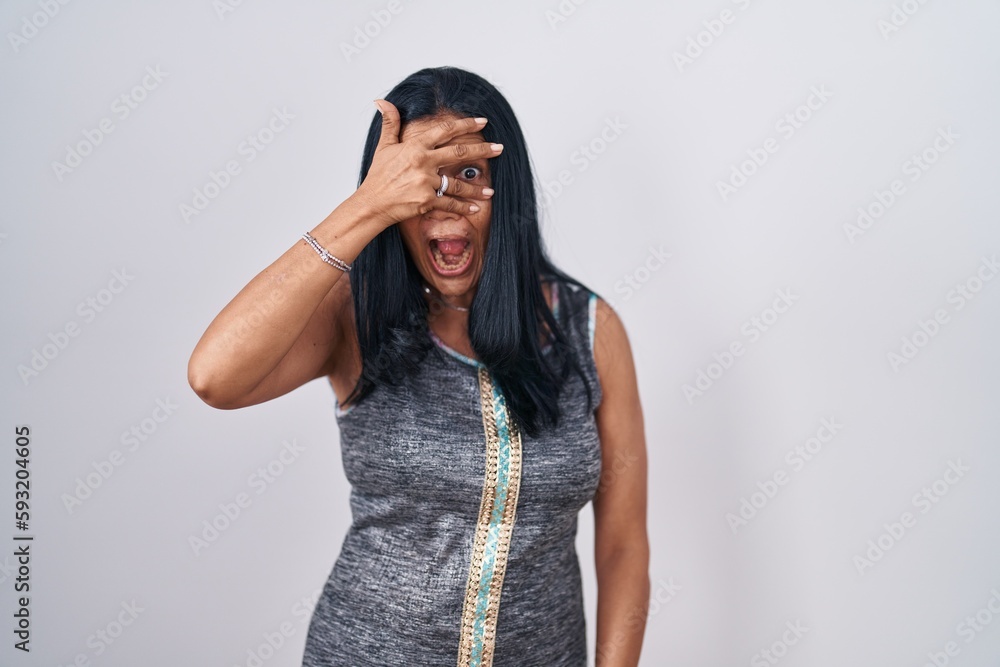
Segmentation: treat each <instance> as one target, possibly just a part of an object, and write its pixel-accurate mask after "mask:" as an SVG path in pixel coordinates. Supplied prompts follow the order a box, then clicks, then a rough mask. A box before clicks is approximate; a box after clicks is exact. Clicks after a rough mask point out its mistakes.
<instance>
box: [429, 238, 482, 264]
mask: <svg viewBox="0 0 1000 667" xmlns="http://www.w3.org/2000/svg"><path fill="white" fill-rule="evenodd" d="M471 252H472V244H471V243H469V244H466V246H465V249H464V250H463V251H462V254H461V255H458V256H457V257H456V256H455V255H445V254H444V253H442V252H441V251H440V250H439V249H438V247H437V241H434V242H433V243H431V255H433V257H434V261H435V262H436V263H437V265H438V266H440V267H441V268H442V269H455V268H458V267H459V266H462V265H463V264H465V262H466V261H467V260H468V259H469V254H470V253H471ZM449 257H451V258H453V260H454V261H448V258H449Z"/></svg>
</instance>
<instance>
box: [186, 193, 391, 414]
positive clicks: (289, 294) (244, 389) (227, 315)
mask: <svg viewBox="0 0 1000 667" xmlns="http://www.w3.org/2000/svg"><path fill="white" fill-rule="evenodd" d="M380 229H381V228H380V227H379V223H378V219H377V216H376V215H375V214H373V213H372V212H371V210H370V208H369V207H367V206H366V205H365V204H364V203H363V202H362V201H361V200H359V199H355V198H348V199H347V200H345V201H344V202H343V203H342V204H341V205H340V206H338V207H337V208H336V209H335V210H334V211H333V212H332V213H330V215H329V216H327V217H326V219H324V220H323V221H322V222H321V223H320V224H319V225H317V226H316V227H315V228H314V229H313V230H311V232H310V233H311V234H312V236H313V237H314V238H315V239H316V240H317V241H318V242H319V244H320V245H321V246H323V247H324V248H326V249H327V250H328V251H329V252H330V253H332V254H333V255H335V256H337V257H338V258H340V259H342V260H344V261H345V262H347V263H348V264H350V263H352V262H353V261H354V260H355V258H357V256H358V255H359V254H360V253H361V251H362V250H363V249H364V247H365V246H366V245H367V244H368V243H369V242H370V241H371V239H372V238H374V236H375V235H376V234H377V233H378V231H379V230H380ZM343 275H344V273H343V271H341V270H339V269H336V268H334V267H332V266H330V265H329V264H326V263H325V262H323V261H322V260H321V259H320V257H319V256H318V255H317V254H316V251H315V250H313V249H312V248H310V247H309V246H308V245H307V244H306V243H305V242H304V241H301V240H300V241H298V242H296V243H295V244H294V245H293V246H292V247H291V248H289V249H288V250H287V251H286V252H285V253H284V254H282V255H281V257H279V258H278V259H277V260H275V261H274V263H272V264H271V265H270V266H268V267H267V268H266V269H264V270H263V271H261V272H260V273H259V274H258V275H257V276H256V277H255V278H254V279H253V280H251V281H250V282H249V283H248V284H247V285H246V286H245V287H244V288H243V289H242V290H241V291H240V292H239V294H237V295H236V296H235V297H234V298H233V300H232V301H230V302H229V304H227V305H226V307H225V308H224V309H223V310H222V311H221V312H220V313H219V314H218V315H217V316H216V318H215V319H214V320H213V321H212V323H211V324H210V325H209V327H208V329H207V330H206V331H205V333H204V335H203V336H202V337H201V340H200V341H199V342H198V344H197V346H196V347H195V349H194V352H193V353H192V355H191V361H190V363H189V376H190V378H191V383H192V386H194V387H196V389H202V390H203V391H204V392H205V393H209V394H214V395H217V396H218V395H220V394H224V395H226V396H239V395H244V394H246V393H248V392H250V391H251V390H252V389H253V388H254V387H256V386H257V385H258V384H259V383H260V382H261V380H262V379H263V378H265V377H267V375H268V374H269V373H270V372H271V371H272V370H274V368H275V367H276V366H277V365H278V363H279V362H280V361H281V359H282V358H283V357H284V356H285V355H286V354H287V353H288V351H289V350H290V349H291V347H292V345H293V344H294V343H295V341H296V339H297V338H298V336H299V335H300V334H301V333H302V331H303V330H304V329H305V327H306V325H307V324H308V322H309V319H310V317H312V315H313V313H314V312H315V310H316V308H317V306H318V305H319V304H320V302H321V301H322V300H323V298H324V297H325V296H326V295H327V294H328V293H329V292H330V290H331V289H332V288H333V287H334V285H336V284H337V282H338V281H339V280H340V279H341V278H342V277H343ZM199 393H202V392H199Z"/></svg>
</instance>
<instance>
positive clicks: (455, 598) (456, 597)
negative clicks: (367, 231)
mask: <svg viewBox="0 0 1000 667" xmlns="http://www.w3.org/2000/svg"><path fill="white" fill-rule="evenodd" d="M596 299H597V296H596V295H595V294H593V293H591V292H588V291H586V290H583V289H580V288H579V287H578V286H576V285H572V284H569V283H561V282H558V281H557V282H554V283H553V297H552V301H553V314H554V315H555V317H556V320H557V321H558V322H559V324H560V326H561V327H562V329H563V332H564V333H565V334H566V335H567V337H568V338H569V340H570V342H571V344H572V345H573V347H574V348H575V350H576V351H577V355H578V359H579V361H580V363H581V366H582V369H583V371H584V373H585V374H586V376H587V378H588V380H589V381H590V384H591V387H592V392H593V398H594V405H593V406H594V407H595V408H596V406H597V405H598V403H599V402H600V400H601V387H600V382H599V381H598V376H597V369H596V367H595V365H594V358H593V338H594V324H595V313H596V305H597V302H596ZM430 335H431V337H432V338H434V340H435V342H436V343H437V345H435V346H434V347H433V348H432V349H431V352H430V353H429V354H428V355H427V357H426V358H425V360H424V362H423V364H422V367H421V369H420V371H419V372H418V373H417V374H415V375H414V376H412V377H411V379H410V380H408V381H407V382H404V383H403V384H402V385H401V386H399V387H391V386H386V385H380V386H378V387H377V388H376V389H375V390H373V391H372V393H371V394H369V395H368V396H367V397H366V398H365V399H364V400H363V401H361V402H359V403H357V404H355V405H353V406H351V407H349V408H348V409H346V410H342V409H341V408H340V405H339V403H338V405H337V415H336V416H337V423H338V425H339V427H340V446H341V453H342V457H343V463H344V471H345V473H346V475H347V478H348V481H349V482H350V483H351V496H350V505H351V511H352V514H353V523H352V525H351V527H350V529H349V530H348V532H347V535H346V537H345V539H344V542H343V545H342V547H341V551H340V555H339V557H338V558H337V560H336V562H335V564H334V566H333V569H332V571H331V572H330V576H329V578H328V579H327V581H326V584H325V586H324V588H323V592H322V595H321V596H320V598H319V600H318V602H317V605H316V607H315V609H314V611H313V615H312V619H311V622H310V624H309V631H308V636H307V639H306V646H305V654H304V659H303V663H302V664H303V666H304V667H320V665H323V666H330V665H336V666H338V667H366V666H368V665H373V666H374V665H378V666H385V665H408V666H410V665H414V666H415V665H441V666H448V667H453V666H455V665H457V666H458V667H463V666H469V667H489V666H490V665H492V666H493V667H515V666H516V667H534V666H538V667H543V666H544V667H560V666H566V667H570V666H572V667H586V664H587V637H586V625H585V620H584V610H583V590H582V586H581V578H580V566H579V562H578V559H577V553H576V548H575V542H574V540H575V537H576V529H577V514H578V513H579V511H580V509H582V508H583V507H584V505H586V503H587V502H588V501H589V500H591V498H592V497H593V496H594V493H595V491H596V490H597V486H598V483H599V480H600V474H601V446H600V439H599V437H598V432H597V425H596V422H595V420H594V415H593V413H592V412H588V411H587V397H586V390H585V388H584V385H583V381H582V380H581V378H580V376H579V375H578V374H577V373H576V372H572V371H571V372H570V374H569V376H568V379H567V381H566V385H565V386H564V389H563V392H562V394H561V396H560V406H561V409H562V411H563V412H562V416H561V419H560V425H559V427H558V428H557V429H555V430H552V429H549V430H547V431H544V432H543V433H542V434H540V435H539V436H538V437H537V438H531V437H530V436H528V435H527V434H522V433H521V432H520V430H519V429H517V428H516V424H513V423H512V422H508V420H507V413H506V406H505V401H504V396H503V394H502V392H501V391H500V389H499V388H498V387H497V386H495V385H494V383H493V381H492V378H491V376H490V373H489V372H488V371H487V369H486V367H485V366H483V365H482V364H480V363H479V362H478V361H477V360H474V359H471V358H469V357H466V356H464V355H462V354H460V353H459V352H457V351H455V350H453V349H451V348H448V347H447V346H446V345H445V344H444V342H443V341H441V340H440V339H439V338H438V337H437V336H436V335H434V334H433V332H431V334H430ZM544 350H545V353H546V354H548V353H549V352H550V351H551V348H550V347H549V346H546V347H545V348H544Z"/></svg>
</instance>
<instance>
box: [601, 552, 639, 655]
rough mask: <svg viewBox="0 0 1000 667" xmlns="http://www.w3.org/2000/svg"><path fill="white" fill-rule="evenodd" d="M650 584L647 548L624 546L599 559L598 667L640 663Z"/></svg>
mask: <svg viewBox="0 0 1000 667" xmlns="http://www.w3.org/2000/svg"><path fill="white" fill-rule="evenodd" d="M649 588H650V583H649V551H648V549H646V548H641V547H634V548H623V549H621V550H620V551H618V552H617V553H615V554H612V555H610V556H608V557H606V558H605V559H604V560H603V561H602V562H600V563H598V565H597V650H596V654H597V662H596V667H636V665H638V664H639V654H640V651H641V649H642V638H643V634H644V633H645V629H646V615H647V610H648V608H649Z"/></svg>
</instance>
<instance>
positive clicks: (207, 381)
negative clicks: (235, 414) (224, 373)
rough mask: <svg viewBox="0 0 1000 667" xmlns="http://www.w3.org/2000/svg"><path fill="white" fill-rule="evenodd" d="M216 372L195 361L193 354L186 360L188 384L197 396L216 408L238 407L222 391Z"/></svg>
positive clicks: (230, 408)
mask: <svg viewBox="0 0 1000 667" xmlns="http://www.w3.org/2000/svg"><path fill="white" fill-rule="evenodd" d="M217 377H218V375H217V373H214V372H213V371H212V370H211V369H210V368H206V367H205V365H204V364H201V363H199V362H198V361H197V359H196V357H195V356H192V357H191V360H190V361H189V362H188V370H187V378H188V384H189V385H190V386H191V389H192V390H194V393H195V394H197V396H198V398H200V399H201V400H202V402H204V403H205V404H206V405H208V406H211V407H213V408H215V409H217V410H233V409H235V408H238V407H240V406H239V405H237V404H236V403H235V401H233V400H232V397H229V396H226V394H225V392H224V391H222V388H221V386H220V384H221V383H220V382H219V381H218V379H217Z"/></svg>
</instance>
